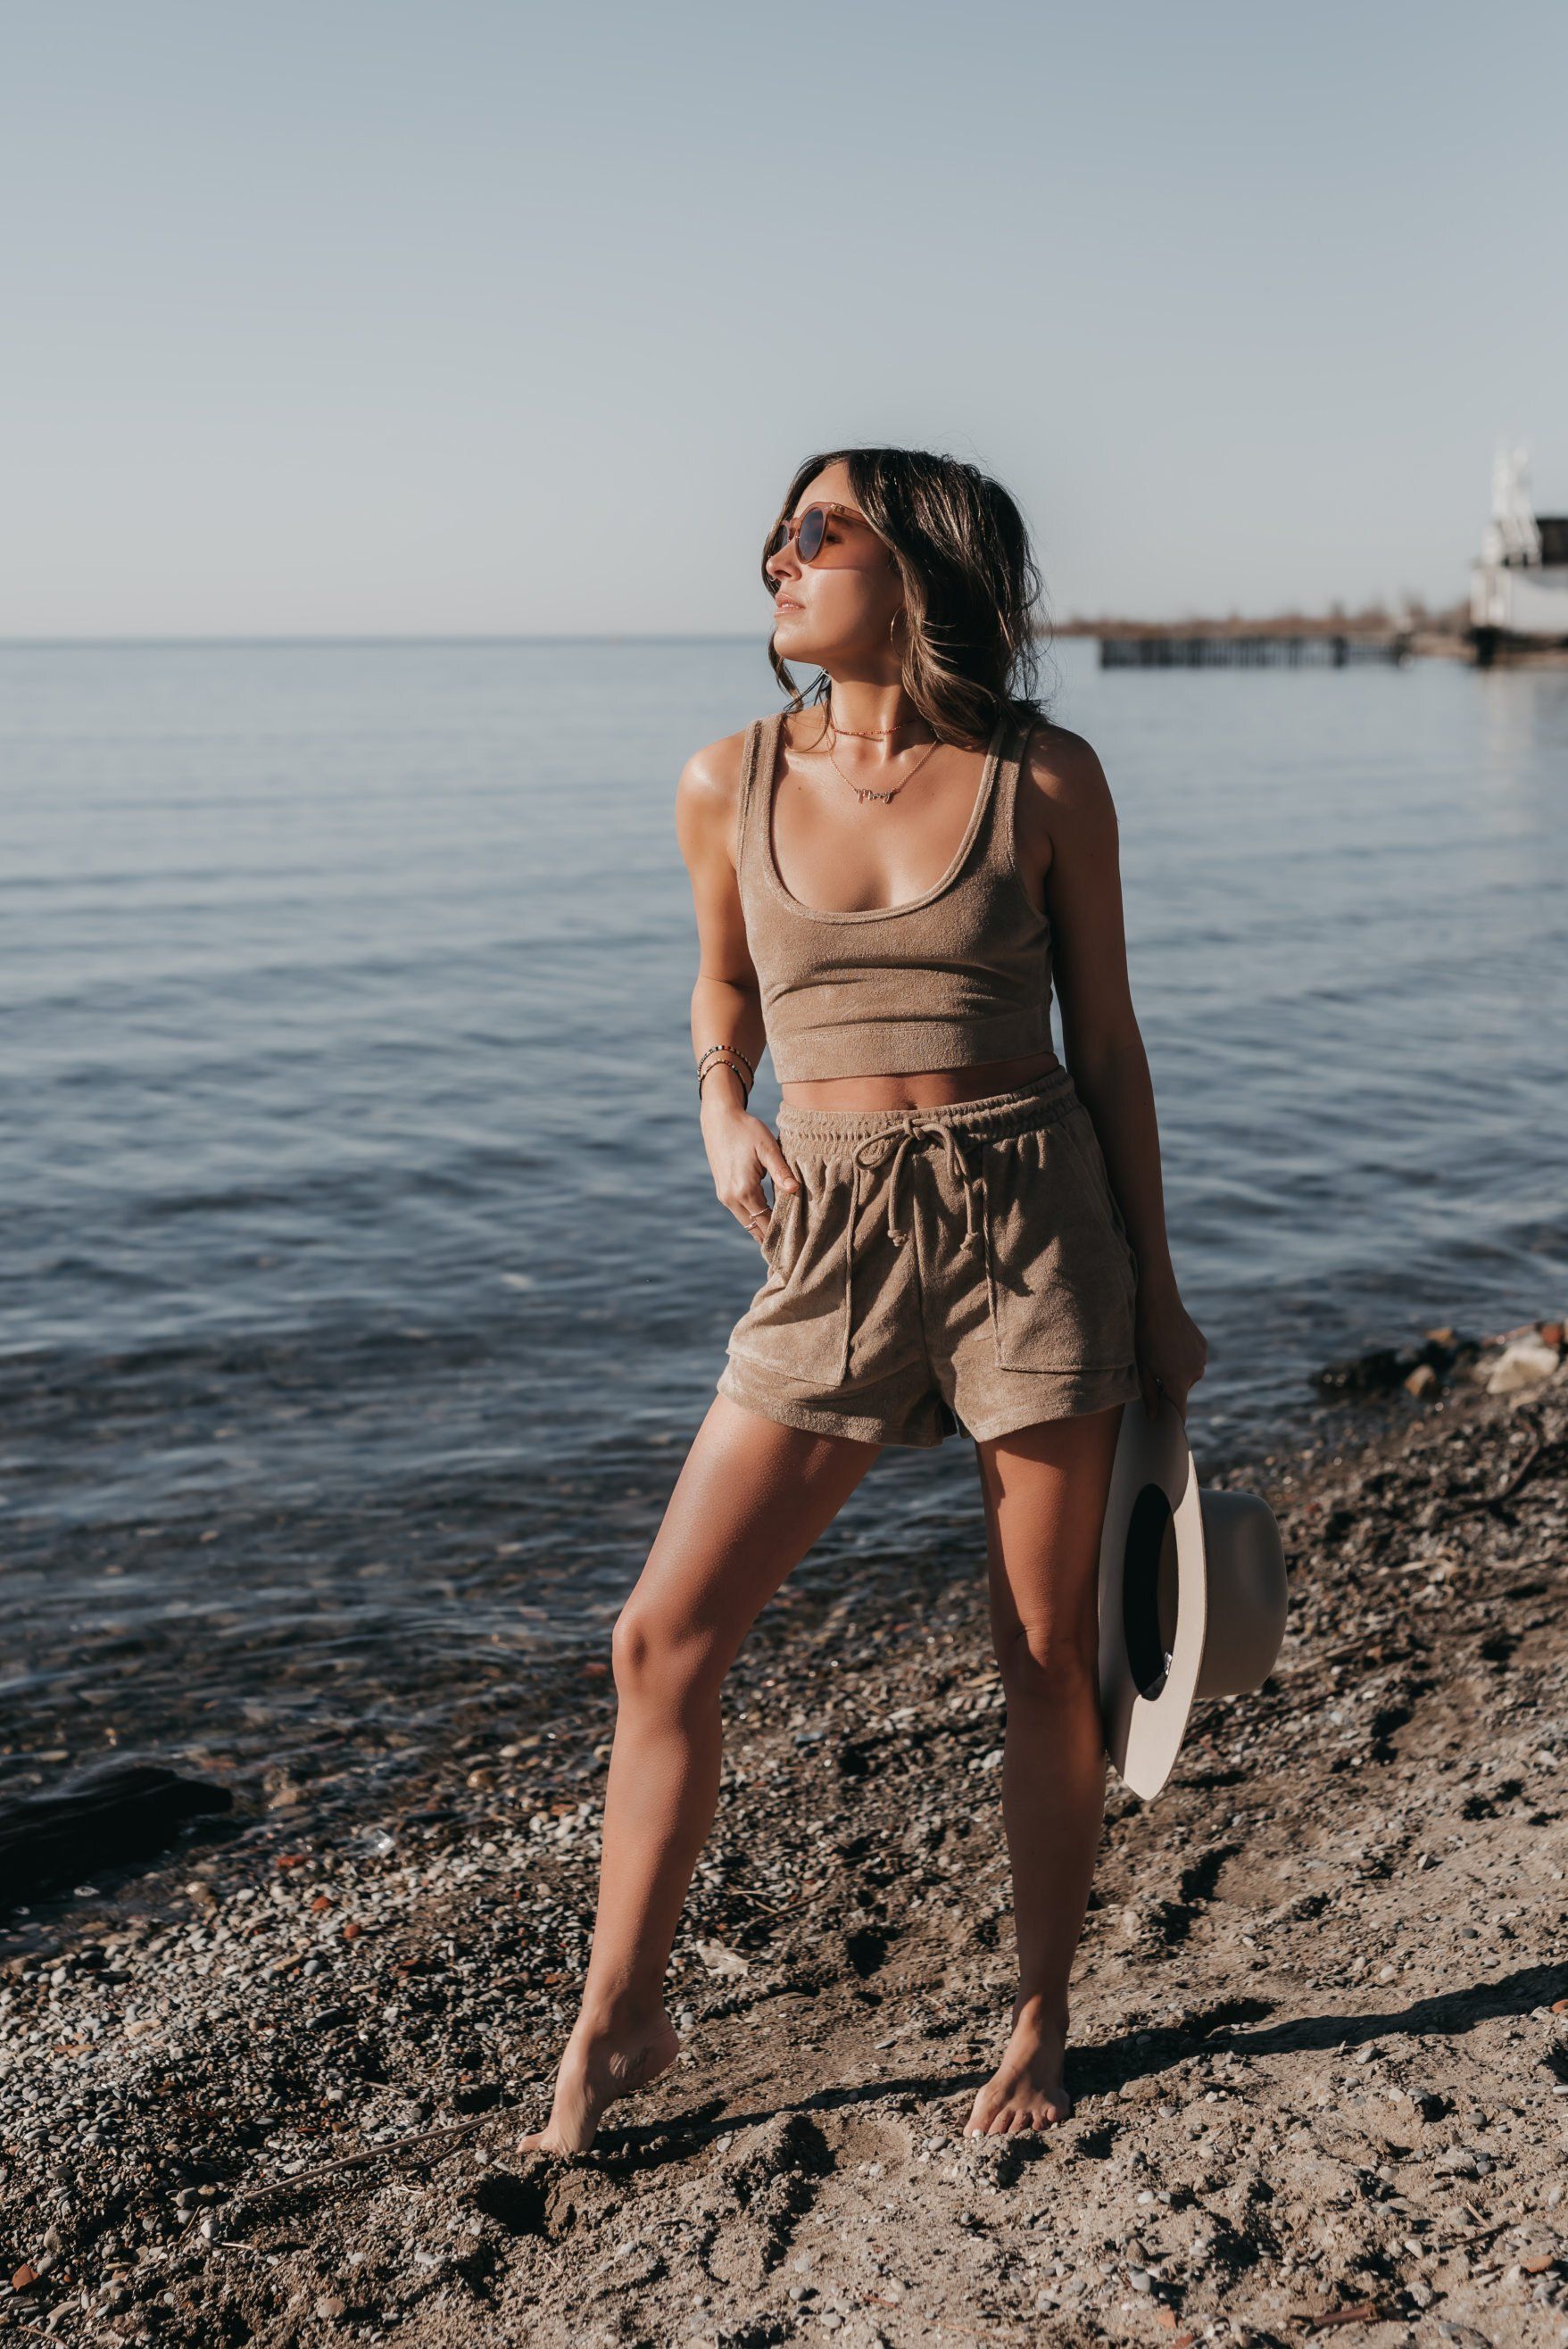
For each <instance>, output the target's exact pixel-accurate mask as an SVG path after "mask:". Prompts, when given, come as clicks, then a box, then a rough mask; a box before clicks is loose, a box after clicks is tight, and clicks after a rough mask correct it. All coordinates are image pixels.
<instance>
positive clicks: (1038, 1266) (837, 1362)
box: [718, 1064, 1139, 1444]
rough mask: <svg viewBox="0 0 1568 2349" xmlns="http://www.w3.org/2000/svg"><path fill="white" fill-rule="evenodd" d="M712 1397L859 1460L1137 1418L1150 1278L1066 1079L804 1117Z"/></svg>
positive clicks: (1055, 1075) (1054, 1073) (782, 1132)
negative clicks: (947, 1442) (1122, 1411)
mask: <svg viewBox="0 0 1568 2349" xmlns="http://www.w3.org/2000/svg"><path fill="white" fill-rule="evenodd" d="M778 1132H779V1144H780V1147H781V1148H782V1150H783V1153H784V1155H785V1157H786V1158H787V1159H788V1160H789V1164H791V1166H793V1168H794V1169H795V1172H796V1174H798V1175H799V1179H800V1185H801V1187H800V1189H799V1192H790V1191H779V1190H777V1188H776V1190H775V1196H774V1201H773V1211H772V1214H771V1216H769V1222H768V1226H767V1229H766V1230H765V1231H764V1232H763V1234H762V1238H761V1245H762V1251H763V1255H764V1257H765V1258H766V1260H767V1265H768V1275H767V1278H766V1279H765V1280H764V1281H763V1283H762V1286H761V1288H759V1289H758V1291H757V1294H756V1296H755V1297H754V1298H753V1299H752V1300H751V1302H750V1304H749V1305H748V1307H747V1309H746V1311H745V1312H744V1313H743V1314H742V1315H741V1317H740V1319H739V1320H738V1322H737V1323H736V1325H735V1327H734V1329H733V1330H731V1332H730V1335H729V1340H728V1344H727V1361H726V1364H725V1367H724V1370H723V1371H722V1372H721V1373H720V1376H719V1380H718V1392H719V1393H720V1394H726V1395H728V1396H730V1397H731V1398H732V1400H733V1401H735V1402H739V1403H744V1404H746V1405H748V1407H749V1408H750V1409H751V1410H753V1411H758V1412H760V1413H762V1414H763V1416H764V1417H765V1418H768V1419H776V1420H782V1421H783V1422H784V1423H785V1424H786V1425H788V1426H790V1427H802V1428H808V1429H811V1430H814V1431H815V1432H816V1433H819V1434H826V1435H849V1436H855V1437H858V1438H859V1439H860V1440H861V1442H862V1443H867V1444H940V1443H941V1442H942V1441H943V1439H944V1436H948V1435H954V1434H961V1433H967V1434H969V1435H971V1436H974V1437H975V1438H977V1439H979V1440H982V1441H984V1440H985V1439H986V1438H988V1437H991V1436H996V1435H1008V1434H1011V1433H1013V1432H1014V1430H1015V1429H1017V1428H1021V1427H1028V1426H1032V1425H1033V1423H1035V1422H1036V1421H1037V1420H1041V1419H1066V1418H1070V1417H1072V1416H1073V1415H1074V1414H1076V1413H1080V1412H1090V1411H1099V1410H1102V1409H1103V1408H1105V1407H1106V1406H1107V1405H1108V1404H1109V1403H1113V1402H1130V1400H1131V1399H1132V1397H1133V1396H1135V1395H1136V1394H1137V1393H1138V1392H1139V1379H1138V1370H1137V1363H1136V1361H1135V1358H1134V1350H1133V1308H1134V1302H1135V1298H1136V1294H1137V1280H1138V1263H1137V1258H1136V1257H1135V1256H1134V1254H1133V1251H1132V1248H1131V1246H1130V1243H1129V1240H1128V1237H1127V1231H1126V1226H1125V1225H1124V1224H1123V1222H1122V1217H1121V1211H1120V1209H1119V1207H1118V1206H1117V1204H1116V1199H1115V1196H1114V1195H1113V1193H1112V1191H1111V1188H1110V1184H1109V1177H1108V1175H1107V1173H1106V1165H1105V1160H1104V1157H1103V1156H1102V1154H1101V1152H1100V1147H1099V1137H1098V1135H1097V1134H1096V1133H1095V1130H1094V1123H1093V1120H1092V1119H1091V1118H1090V1116H1089V1114H1088V1111H1087V1109H1085V1107H1084V1105H1083V1103H1082V1102H1081V1101H1080V1100H1079V1099H1078V1093H1077V1092H1076V1091H1075V1089H1074V1086H1073V1082H1072V1078H1071V1076H1070V1074H1069V1072H1068V1070H1067V1068H1066V1067H1065V1066H1062V1065H1060V1064H1058V1065H1057V1067H1056V1068H1054V1069H1048V1070H1047V1071H1046V1073H1045V1074H1044V1075H1043V1076H1041V1077H1037V1078H1034V1079H1032V1080H1031V1081H1029V1082H1028V1083H1027V1084H1024V1085H1020V1086H1018V1087H1017V1088H1016V1090H1015V1091H1013V1092H1006V1093H991V1094H988V1095H986V1096H985V1099H983V1100H980V1101H972V1102H944V1104H943V1105H942V1106H941V1107H940V1108H938V1109H923V1110H864V1111H861V1110H836V1109H803V1108H797V1107H795V1106H794V1105H793V1104H792V1103H790V1102H783V1103H781V1104H780V1107H779V1120H778Z"/></svg>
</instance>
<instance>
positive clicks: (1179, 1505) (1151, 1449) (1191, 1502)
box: [1099, 1394, 1208, 1801]
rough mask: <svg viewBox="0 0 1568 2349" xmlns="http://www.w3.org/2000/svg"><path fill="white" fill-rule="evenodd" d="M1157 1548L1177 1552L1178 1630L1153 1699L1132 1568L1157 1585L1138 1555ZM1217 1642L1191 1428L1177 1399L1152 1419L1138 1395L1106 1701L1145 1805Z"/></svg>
mask: <svg viewBox="0 0 1568 2349" xmlns="http://www.w3.org/2000/svg"><path fill="white" fill-rule="evenodd" d="M1151 1540H1153V1541H1156V1542H1157V1543H1158V1544H1159V1545H1160V1546H1161V1547H1163V1545H1164V1543H1165V1541H1166V1540H1173V1542H1174V1545H1175V1574H1176V1592H1175V1600H1176V1622H1175V1637H1174V1640H1173V1641H1172V1644H1171V1651H1170V1653H1171V1661H1170V1664H1169V1666H1168V1667H1167V1668H1166V1670H1165V1673H1164V1677H1163V1679H1162V1680H1161V1681H1160V1682H1158V1683H1157V1684H1155V1693H1154V1694H1153V1695H1151V1696H1145V1695H1144V1693H1143V1690H1142V1688H1141V1687H1140V1683H1139V1679H1138V1676H1137V1674H1136V1673H1135V1671H1134V1669H1133V1663H1132V1658H1131V1654H1130V1648H1129V1640H1128V1606H1129V1574H1130V1567H1131V1568H1132V1570H1133V1571H1134V1572H1136V1571H1138V1569H1139V1568H1140V1565H1141V1567H1142V1568H1145V1569H1147V1572H1148V1575H1149V1576H1150V1577H1151V1576H1152V1572H1153V1563H1154V1562H1153V1561H1151V1560H1150V1559H1149V1558H1148V1557H1146V1556H1145V1557H1142V1558H1141V1559H1140V1558H1139V1557H1137V1556H1134V1557H1131V1558H1130V1551H1132V1552H1137V1551H1140V1550H1145V1551H1146V1550H1147V1547H1148V1545H1149V1544H1150V1541H1151ZM1145 1588H1146V1589H1150V1588H1152V1583H1151V1580H1150V1581H1148V1582H1147V1583H1146V1585H1145ZM1207 1636H1208V1575H1207V1566H1206V1559H1205V1553H1204V1546H1203V1512H1202V1501H1201V1498H1200V1495H1199V1490H1198V1476H1197V1471H1196V1468H1195V1467H1194V1464H1193V1460H1192V1454H1191V1447H1190V1446H1189V1444H1188V1442H1187V1430H1186V1425H1185V1423H1184V1422H1183V1420H1182V1417H1181V1413H1180V1412H1179V1411H1178V1410H1177V1409H1176V1406H1175V1404H1174V1403H1173V1402H1171V1400H1170V1398H1169V1396H1167V1395H1163V1394H1162V1395H1161V1398H1160V1408H1159V1411H1158V1413H1157V1414H1156V1415H1155V1417H1154V1418H1152V1419H1150V1416H1149V1413H1148V1412H1147V1410H1146V1409H1145V1407H1144V1403H1143V1399H1142V1397H1141V1396H1140V1395H1136V1396H1134V1397H1133V1398H1132V1400H1131V1401H1130V1402H1125V1403H1123V1405H1122V1407H1121V1425H1120V1428H1119V1432H1118V1435H1117V1445H1116V1457H1115V1460H1114V1462H1113V1464H1112V1466H1111V1475H1110V1490H1109V1495H1108V1496H1107V1500H1106V1508H1105V1521H1104V1526H1103V1529H1102V1531H1101V1535H1100V1545H1099V1695H1100V1713H1101V1719H1102V1723H1103V1727H1104V1732H1105V1747H1106V1752H1107V1753H1108V1754H1109V1756H1110V1758H1111V1760H1112V1762H1113V1763H1114V1764H1116V1768H1117V1771H1118V1774H1119V1775H1120V1777H1121V1778H1122V1779H1123V1780H1124V1781H1125V1783H1126V1784H1127V1785H1129V1786H1130V1787H1131V1789H1132V1791H1133V1793H1134V1794H1135V1795H1141V1796H1142V1797H1143V1799H1144V1800H1145V1801H1149V1800H1150V1799H1151V1798H1152V1797H1153V1796H1154V1795H1157V1794H1158V1793H1159V1792H1160V1790H1161V1787H1162V1786H1163V1785H1164V1784H1165V1782H1166V1780H1167V1779H1168V1778H1169V1776H1170V1775H1171V1769H1172V1767H1173V1765H1174V1764H1175V1760H1176V1756H1177V1754H1179V1753H1180V1752H1181V1741H1182V1739H1183V1737H1184V1736H1185V1735H1186V1733H1187V1721H1188V1716H1189V1715H1190V1713H1191V1710H1192V1700H1193V1697H1194V1695H1195V1694H1196V1692H1197V1687H1198V1675H1199V1672H1200V1671H1201V1669H1202V1661H1203V1647H1204V1642H1205V1640H1206V1638H1207ZM1145 1684H1146V1685H1147V1684H1149V1683H1148V1682H1146V1683H1145Z"/></svg>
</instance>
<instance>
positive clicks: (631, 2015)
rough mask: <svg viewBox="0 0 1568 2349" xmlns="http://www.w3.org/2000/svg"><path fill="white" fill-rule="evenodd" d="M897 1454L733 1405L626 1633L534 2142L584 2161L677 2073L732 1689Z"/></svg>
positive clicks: (713, 1427)
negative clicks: (693, 1919) (888, 1455)
mask: <svg viewBox="0 0 1568 2349" xmlns="http://www.w3.org/2000/svg"><path fill="white" fill-rule="evenodd" d="M881 1449H882V1446H881V1445H880V1444H860V1443H856V1442H853V1441H852V1440H851V1439H850V1438H848V1437H839V1436H831V1435H813V1434H809V1433H805V1432H804V1431H802V1430H801V1429H799V1428H793V1427H782V1426H780V1425H779V1424H778V1423H777V1422H775V1421H773V1420H769V1419H764V1418H762V1417H760V1416H759V1415H758V1413H756V1412H751V1411H747V1410H745V1409H743V1408H742V1406H741V1405H740V1404H739V1403H737V1402H732V1401H731V1400H730V1399H729V1397H728V1396H727V1395H716V1396H715V1398H714V1400H713V1402H712V1404H711V1405H710V1407H709V1409H708V1412H707V1417H706V1418H705V1419H704V1421H703V1423H702V1425H701V1427H700V1428H699V1429H698V1430H697V1433H696V1440H695V1441H694V1443H693V1444H692V1447H691V1450H690V1451H689V1452H688V1453H687V1454H686V1461H685V1463H684V1464H683V1466H682V1468H681V1473H680V1475H679V1476H678V1477H677V1478H676V1487H675V1490H674V1492H673V1493H672V1494H671V1495H670V1499H669V1506H668V1507H667V1508H666V1509H665V1516H664V1522H663V1523H662V1525H661V1526H660V1527H659V1530H658V1533H657V1536H656V1537H655V1541H654V1546H653V1547H652V1549H651V1550H650V1551H649V1553H648V1559H647V1563H646V1565H645V1567H644V1568H643V1571H642V1573H641V1574H640V1576H639V1577H638V1578H637V1582H636V1586H635V1588H634V1589H633V1591H632V1593H631V1595H630V1597H629V1598H628V1599H627V1600H626V1603H625V1605H624V1608H623V1609H622V1610H621V1613H620V1616H619V1617H618V1619H617V1620H616V1623H615V1630H614V1640H613V1644H612V1653H613V1656H614V1670H615V1687H616V1692H617V1694H618V1697H619V1705H618V1708H617V1712H616V1715H615V1740H614V1746H613V1748H612V1750H611V1754H610V1769H609V1775H608V1779H607V1782H606V1785H605V1789H604V1826H603V1857H602V1859H601V1861H600V1869H599V1906H598V1913H597V1916H596V1918H595V1920H594V1925H593V1949H592V1951H591V1952H590V1954H589V1961H588V1974H587V1980H586V1982H585V1983H584V1986H583V2002H582V2008H581V2012H580V2013H579V2014H578V2017H577V2021H576V2023H575V2024H574V2025H573V2032H572V2036H571V2038H570V2040H569V2041H568V2043H567V2047H566V2053H565V2054H564V2055H563V2056H562V2061H561V2069H560V2072H559V2074H558V2075H557V2078H556V2083H555V2099H554V2103H553V2106H552V2110H551V2115H550V2119H549V2122H548V2123H547V2125H546V2126H545V2127H544V2128H542V2129H539V2130H534V2131H532V2132H531V2133H530V2134H529V2135H527V2136H525V2137H521V2139H520V2140H519V2145H520V2149H521V2150H523V2151H525V2152H526V2151H533V2150H535V2149H538V2150H542V2151H546V2152H552V2153H569V2152H575V2153H580V2152H582V2151H583V2150H584V2148H585V2147H588V2146H589V2145H591V2144H592V2143H593V2134H594V2131H595V2129H596V2128H597V2127H598V2123H599V2116H600V2114H601V2113H602V2112H603V2108H604V2106H606V2105H607V2104H609V2103H610V2102H611V2100H612V2099H613V2098H614V2097H615V2096H619V2095H626V2094H628V2093H629V2092H630V2091H631V2090H633V2089H635V2088H642V2087H645V2086H646V2085H648V2083H649V2081H651V2080H654V2079H656V2078H657V2076H658V2075H659V2074H660V2073H661V2072H664V2071H666V2070H667V2069H668V2067H669V2065H670V2064H673V2063H674V2061H675V2059H676V2054H677V2053H678V2052H679V2047H680V2042H679V2040H678V2039H677V2038H676V2032H675V2026H674V2025H673V2023H671V2022H670V2019H669V2016H668V2015H667V2014H666V2013H665V2007H664V1979H665V1971H666V1969H667V1967H668V1965H669V1959H670V1950H671V1947H672V1945H673V1943H674V1941H675V1936H676V1926H677V1925H678V1923H679V1922H680V1914H681V1909H682V1908H683V1906H684V1905H685V1901H686V1891H687V1889H688V1887H689V1885H690V1883H691V1875H692V1870H693V1868H695V1867H696V1859H697V1854H698V1853H699V1852H700V1851H701V1849H702V1847H703V1845H704V1843H705V1842H706V1841H707V1832H708V1829H709V1827H710V1826H711V1825H712V1823H713V1815H714V1811H715V1809H716V1807H717V1802H718V1785H719V1756H720V1745H721V1732H720V1723H719V1687H720V1683H721V1682H722V1681H723V1679H724V1676H725V1674H726V1673H727V1671H728V1670H729V1667H730V1665H731V1664H732V1663H733V1661H735V1657H736V1653H737V1651H738V1649H739V1647H740V1643H741V1641H742V1640H743V1639H744V1638H745V1636H746V1633H747V1632H748V1630H749V1629H750V1627H751V1625H752V1623H753V1622H754V1621H755V1619H756V1618H757V1617H758V1614H760V1612H761V1610H762V1609H763V1608H764V1607H765V1606H766V1605H767V1603H768V1601H769V1599H771V1598H772V1596H773V1594H774V1592H775V1591H776V1590H777V1589H778V1588H779V1585H780V1584H781V1583H782V1582H783V1581H784V1580H785V1578H786V1577H787V1576H788V1575H789V1571H790V1568H792V1567H794V1566H795V1565H797V1564H798V1563H799V1560H800V1559H801V1558H802V1557H804V1556H805V1555H806V1552H807V1551H808V1550H809V1549H810V1547H811V1545H812V1543H813V1542H814V1541H815V1540H816V1539H817V1537H818V1536H819V1535H820V1533H822V1532H823V1531H824V1529H825V1528H826V1527H827V1526H830V1524H831V1523H832V1520H833V1518H834V1517H835V1516H837V1514H838V1512H839V1510H840V1509H841V1507H842V1506H843V1505H844V1503H845V1501H846V1500H848V1498H849V1496H850V1495H851V1493H852V1492H853V1491H854V1488H855V1486H856V1485H858V1484H859V1483H860V1481H861V1477H862V1476H863V1475H865V1473H866V1470H867V1469H868V1468H869V1467H870V1466H871V1464H872V1461H873V1460H874V1459H875V1458H876V1456H877V1454H878V1453H879V1452H880V1451H881Z"/></svg>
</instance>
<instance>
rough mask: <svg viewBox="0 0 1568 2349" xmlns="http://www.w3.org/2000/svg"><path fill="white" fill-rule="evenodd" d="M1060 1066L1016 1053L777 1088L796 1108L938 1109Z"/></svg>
mask: <svg viewBox="0 0 1568 2349" xmlns="http://www.w3.org/2000/svg"><path fill="white" fill-rule="evenodd" d="M1057 1065H1058V1063H1057V1055H1056V1053H1055V1052H1020V1053H1016V1054H1015V1055H1014V1057H1013V1058H1012V1059H1011V1060H1010V1061H977V1062H976V1063H975V1066H974V1067H973V1068H970V1069H918V1070H912V1071H910V1072H909V1074H908V1075H906V1076H889V1077H821V1078H819V1079H817V1080H815V1081H813V1082H811V1083H810V1084H806V1083H800V1082H796V1083H792V1084H783V1085H780V1086H779V1100H780V1101H781V1102H792V1103H793V1104H794V1105H795V1107H796V1108H798V1109H941V1108H943V1107H944V1105H945V1104H946V1103H948V1102H970V1101H983V1100H984V1099H985V1096H986V1095H987V1094H988V1093H1005V1092H1011V1091H1012V1090H1013V1088H1014V1086H1015V1085H1026V1084H1027V1083H1028V1081H1029V1080H1030V1078H1031V1077H1043V1076H1044V1075H1045V1073H1046V1071H1047V1069H1054V1068H1056V1067H1057Z"/></svg>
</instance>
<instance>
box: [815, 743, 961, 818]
mask: <svg viewBox="0 0 1568 2349" xmlns="http://www.w3.org/2000/svg"><path fill="white" fill-rule="evenodd" d="M941 747H942V742H941V737H940V736H939V735H936V734H934V735H933V736H932V738H931V740H930V741H929V742H928V743H927V745H926V750H925V759H929V758H930V756H931V754H932V752H933V751H934V750H940V749H941ZM828 756H829V758H830V759H832V760H833V766H834V768H835V770H836V771H837V772H838V773H839V774H841V775H843V779H844V781H845V782H846V783H848V784H849V787H850V789H851V791H852V792H853V793H854V795H855V797H856V798H857V799H858V800H860V801H861V802H862V803H863V802H865V801H867V800H881V801H882V802H883V804H884V805H885V804H886V802H888V801H889V800H896V799H897V797H898V795H899V793H900V792H902V791H903V790H905V789H906V788H907V786H908V785H909V784H911V783H913V781H914V779H915V777H916V775H918V774H919V772H920V770H921V768H922V767H923V766H924V764H925V759H921V760H919V761H917V762H916V763H915V765H913V767H912V768H911V769H910V771H909V772H908V774H907V775H905V777H904V779H903V782H902V783H895V784H894V785H893V787H892V791H891V792H872V791H862V790H861V786H860V784H859V783H857V782H856V781H854V779H853V777H852V776H850V775H845V774H844V771H843V769H842V767H841V766H840V765H839V762H838V761H837V759H836V758H833V746H832V744H831V743H829V745H828Z"/></svg>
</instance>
